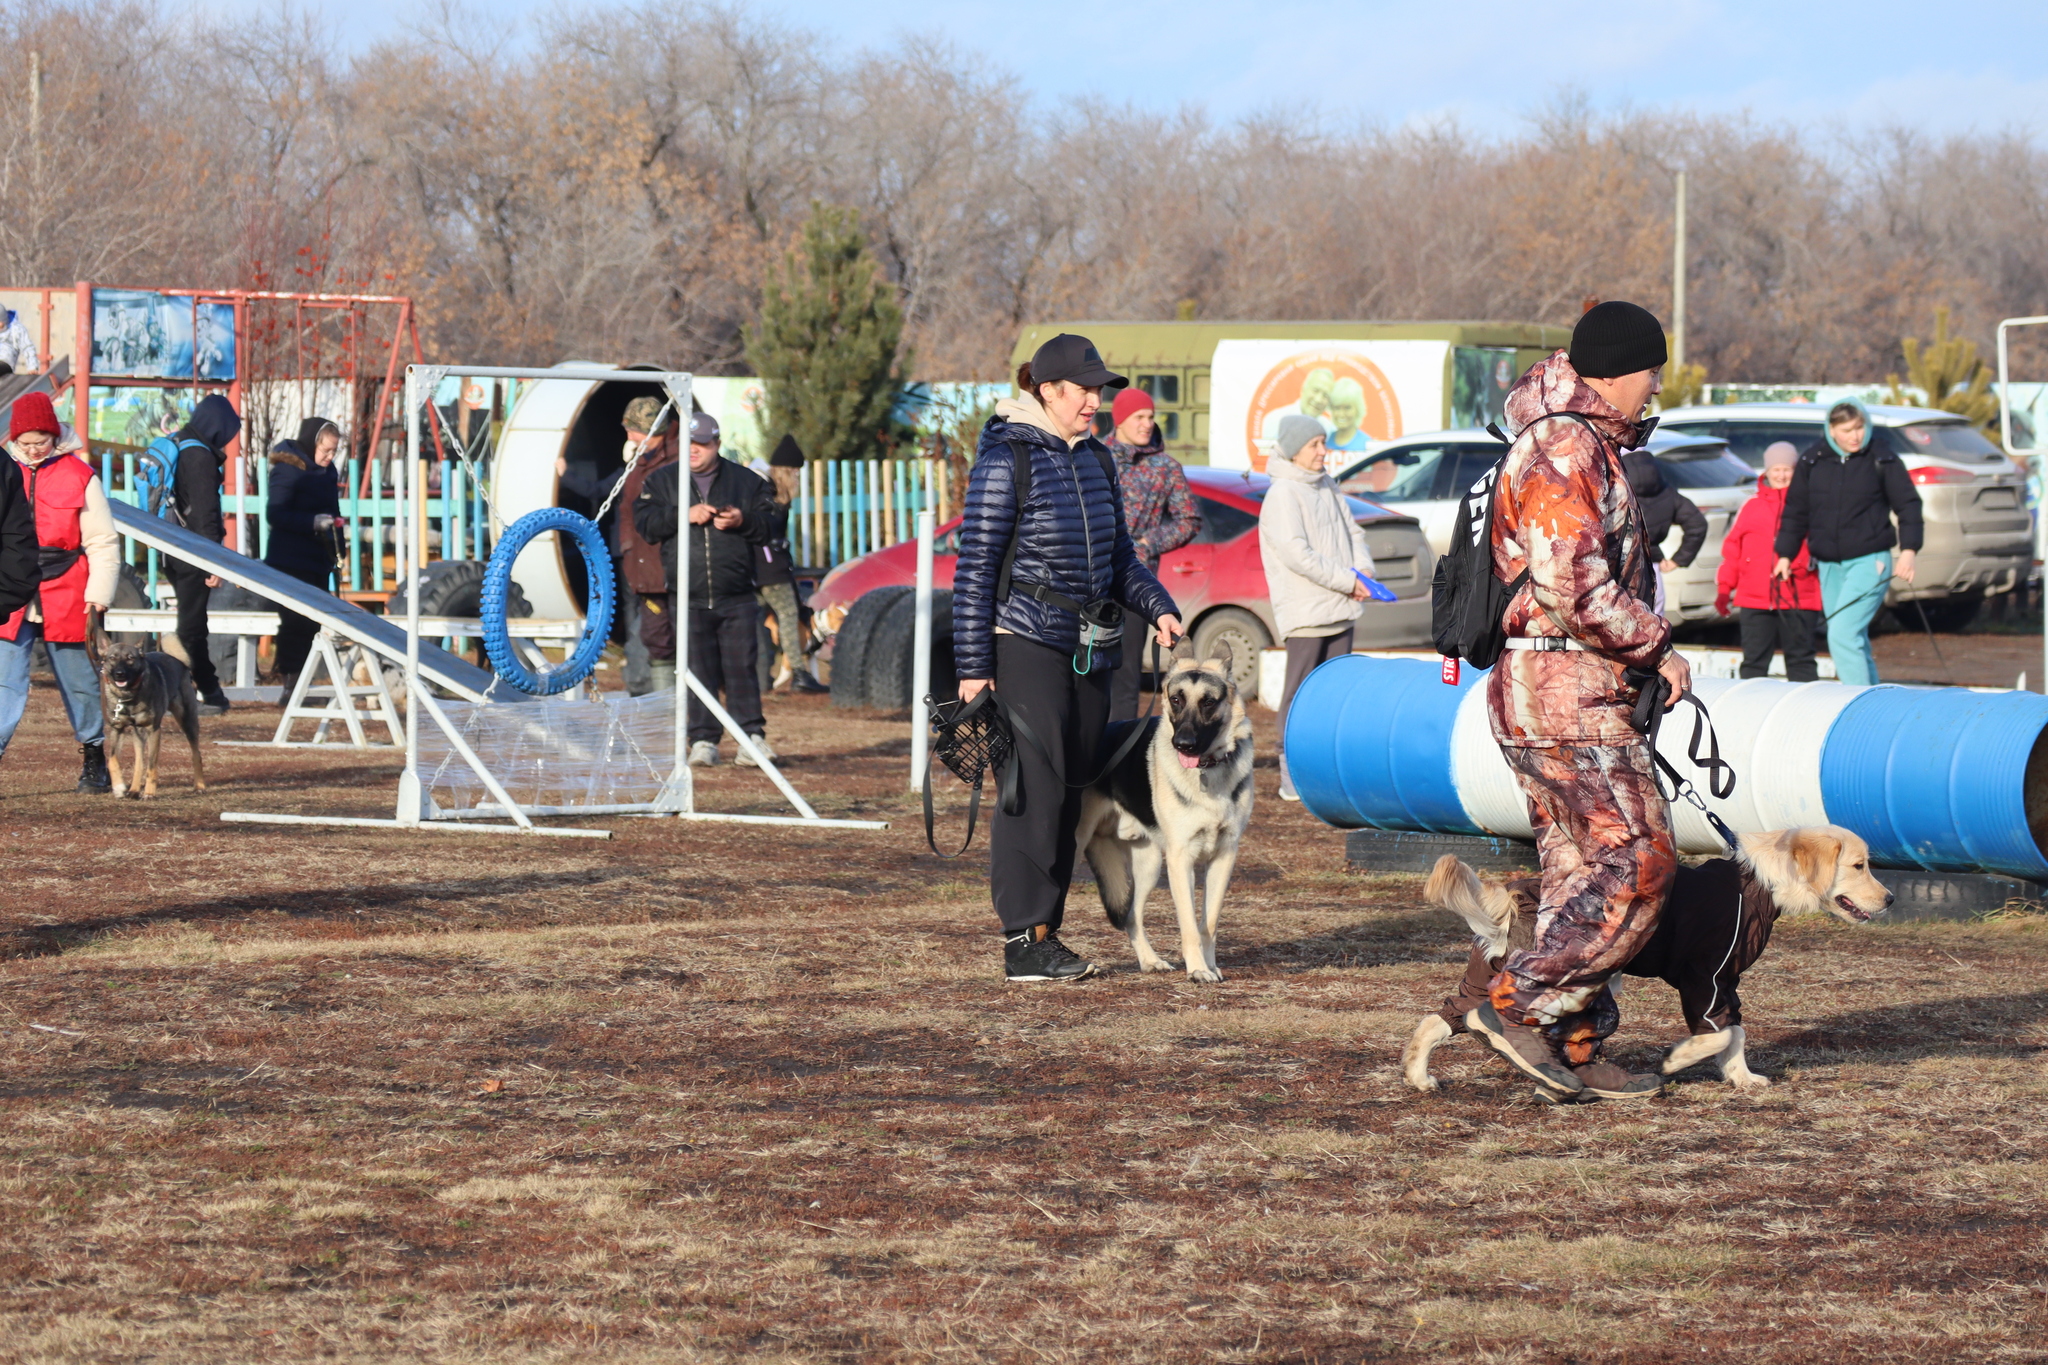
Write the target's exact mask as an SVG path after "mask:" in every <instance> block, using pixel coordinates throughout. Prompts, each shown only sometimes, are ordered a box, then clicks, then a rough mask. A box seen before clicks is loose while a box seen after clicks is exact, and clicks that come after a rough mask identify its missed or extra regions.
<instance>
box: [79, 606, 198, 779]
mask: <svg viewBox="0 0 2048 1365" xmlns="http://www.w3.org/2000/svg"><path fill="white" fill-rule="evenodd" d="M86 645H87V650H86V652H87V654H88V655H89V656H90V657H91V659H92V662H93V665H94V667H96V668H97V669H98V670H99V674H100V706H101V707H102V708H103V709H104V710H105V712H106V716H107V770H108V772H109V774H110V775H111V776H112V777H113V779H114V795H115V796H117V797H125V796H139V797H153V796H155V795H156V758H157V751H158V749H159V748H160V747H161V746H162V744H163V738H164V721H165V720H166V719H169V720H174V721H176V722H177V725H178V728H179V729H181V730H183V731H184V732H185V739H186V742H188V743H189V744H191V746H192V787H193V789H194V790H195V791H205V790H206V768H205V764H204V762H203V761H202V759H201V756H200V752H199V691H198V689H197V688H195V687H194V686H193V685H192V671H191V670H190V669H188V668H186V667H185V665H183V664H182V663H179V662H178V661H177V660H176V659H174V658H172V657H171V656H170V655H168V654H159V653H154V652H152V653H148V654H145V653H143V652H142V650H141V649H139V648H137V647H136V646H134V645H126V644H117V643H116V642H115V641H113V640H112V639H110V638H109V637H108V635H107V632H106V627H105V625H104V624H102V622H101V618H100V614H99V613H98V612H94V613H92V624H91V628H90V629H89V630H88V631H87V633H86ZM124 734H126V735H128V736H129V737H130V738H131V739H133V740H134V742H135V765H134V767H133V768H132V769H130V772H129V775H130V776H131V777H133V778H135V779H137V781H138V782H139V784H140V786H141V788H142V790H141V791H139V792H138V791H136V790H135V788H134V787H133V786H131V785H129V784H128V783H126V782H123V781H122V778H121V736H122V735H124Z"/></svg>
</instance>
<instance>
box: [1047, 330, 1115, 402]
mask: <svg viewBox="0 0 2048 1365" xmlns="http://www.w3.org/2000/svg"><path fill="white" fill-rule="evenodd" d="M1031 378H1032V380H1033V381H1034V382H1036V383H1040V384H1050V383H1052V382H1053V381H1055V380H1059V379H1064V380H1066V381H1067V382H1068V383H1069V384H1079V385H1080V386H1081V387H1083V388H1088V389H1092V388H1098V387H1101V386H1105V385H1116V386H1119V387H1121V386H1122V385H1125V384H1128V383H1130V382H1131V381H1130V380H1128V379H1126V378H1124V377H1123V376H1122V375H1120V374H1115V373H1112V372H1111V370H1110V368H1109V366H1107V365H1105V364H1103V363H1102V352H1100V351H1098V350H1096V349H1095V343H1094V342H1092V341H1090V340H1089V339H1088V338H1087V337H1077V336H1075V335H1074V334H1073V333H1072V332H1061V333H1060V334H1059V335H1058V336H1056V337H1054V338H1053V339H1052V340H1051V341H1048V342H1046V343H1045V345H1043V346H1041V347H1039V348H1038V349H1037V350H1036V351H1034V352H1033V353H1032V356H1031Z"/></svg>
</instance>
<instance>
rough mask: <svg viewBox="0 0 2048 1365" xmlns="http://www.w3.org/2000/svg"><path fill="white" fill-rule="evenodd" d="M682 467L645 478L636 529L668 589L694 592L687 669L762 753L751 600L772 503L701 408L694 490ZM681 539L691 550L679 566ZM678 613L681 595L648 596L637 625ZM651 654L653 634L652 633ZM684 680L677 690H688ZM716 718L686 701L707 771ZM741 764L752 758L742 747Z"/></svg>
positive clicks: (693, 450) (697, 755) (695, 433)
mask: <svg viewBox="0 0 2048 1365" xmlns="http://www.w3.org/2000/svg"><path fill="white" fill-rule="evenodd" d="M682 475H683V466H682V464H680V463H677V464H668V465H663V466H662V467H661V468H660V469H657V470H655V471H654V472H653V473H652V474H649V475H648V476H647V482H646V483H645V484H643V485H642V486H641V489H640V496H639V497H638V498H636V499H634V502H633V525H634V528H635V529H636V530H638V531H639V533H640V534H641V535H642V536H643V537H645V538H646V539H647V541H648V542H649V543H651V544H655V545H659V546H660V547H661V558H662V565H663V567H664V569H665V570H666V571H667V573H668V581H669V585H670V587H671V589H673V588H674V586H675V585H676V584H678V583H687V584H688V590H689V594H690V627H689V629H690V638H689V644H690V654H689V668H690V671H691V672H693V673H695V674H696V675H697V679H698V681H699V682H702V683H703V684H704V686H705V687H707V688H709V689H710V690H711V691H713V692H722V693H723V694H724V697H723V700H724V702H725V709H726V710H727V711H728V712H730V713H731V715H732V718H733V720H734V722H735V723H737V724H738V725H739V727H740V729H742V730H744V731H745V732H746V733H747V734H749V735H751V736H752V737H753V739H754V742H755V743H756V744H758V745H759V746H760V748H761V751H762V752H763V753H764V754H766V755H767V756H768V757H770V758H773V757H775V751H774V750H773V749H771V748H769V747H768V740H767V734H768V722H767V720H766V719H765V718H764V717H763V716H762V714H761V680H760V678H759V677H758V676H757V675H756V673H755V669H756V668H757V667H758V666H759V651H760V646H759V644H758V642H757V639H756V631H757V630H758V629H759V627H760V610H761V609H760V605H759V603H758V602H757V601H756V600H755V598H754V562H755V560H756V558H757V557H758V556H759V554H760V547H761V546H763V545H766V544H767V543H768V539H769V537H770V536H771V535H772V534H773V532H774V527H775V514H774V506H773V503H774V499H773V498H771V497H770V496H769V493H768V484H767V482H766V481H765V480H763V479H762V478H761V476H760V475H759V474H756V473H754V472H753V471H752V470H749V469H744V468H742V467H741V466H739V465H736V464H734V463H733V462H732V461H731V460H727V459H723V458H721V457H720V456H719V453H718V421H717V419H716V418H714V417H712V416H711V415H710V414H709V413H704V412H700V413H698V414H697V415H696V416H695V417H693V418H691V419H690V459H689V492H688V496H687V497H685V496H684V492H683V478H682ZM678 544H687V546H688V549H687V551H686V552H684V553H683V554H682V555H681V556H680V559H681V562H680V564H679V563H678V558H679V556H678V552H677V548H676V547H677V546H678ZM674 612H675V594H674V592H673V591H671V592H670V593H669V594H668V596H667V597H666V598H661V599H654V598H650V599H648V601H647V602H646V603H645V604H644V610H643V612H642V616H641V629H642V632H643V634H645V633H646V632H647V631H648V629H649V627H650V626H652V625H667V623H668V620H669V619H672V617H673V613H674ZM647 639H648V644H649V649H650V653H651V652H652V647H653V644H654V636H653V635H651V634H649V635H647ZM683 685H684V684H683V682H682V680H681V679H680V678H678V679H677V686H679V687H680V686H683ZM718 736H719V725H718V721H717V720H716V719H714V718H713V717H712V714H711V709H710V708H709V707H707V706H705V705H704V703H703V702H701V701H699V700H698V699H697V698H696V696H695V695H694V694H692V696H691V697H690V720H689V739H690V763H691V764H692V766H695V767H700V768H708V767H710V766H711V765H712V764H714V763H716V762H717V761H718ZM738 762H740V763H741V764H747V765H750V764H751V763H752V760H751V759H749V758H748V757H747V754H746V751H745V750H741V751H740V756H739V759H738Z"/></svg>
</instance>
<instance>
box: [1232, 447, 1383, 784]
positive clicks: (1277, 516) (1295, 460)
mask: <svg viewBox="0 0 2048 1365" xmlns="http://www.w3.org/2000/svg"><path fill="white" fill-rule="evenodd" d="M1277 434H1278V437H1279V439H1278V441H1277V442H1276V444H1277V447H1278V448H1277V449H1276V451H1275V452H1274V455H1273V458H1272V459H1270V460H1268V461H1267V462H1266V473H1267V474H1268V475H1270V476H1271V477H1272V480H1273V482H1272V486H1271V487H1269V488H1268V489H1267V490H1266V499H1265V502H1264V504H1263V505H1261V507H1260V508H1259V555H1260V557H1261V558H1262V559H1263V560H1264V562H1265V566H1266V592H1267V595H1268V597H1269V598H1270V599H1271V600H1272V603H1273V621H1274V624H1275V625H1277V626H1278V627H1279V628H1280V637H1281V638H1282V639H1283V640H1285V641H1286V642H1287V686H1286V688H1285V689H1284V690H1283V691H1282V692H1281V694H1280V735H1281V753H1280V799H1281V800H1283V801H1298V800H1300V799H1301V798H1300V797H1298V796H1296V795H1295V794H1294V782H1293V779H1291V778H1289V777H1288V775H1287V752H1286V735H1287V708H1288V707H1289V706H1290V705H1292V704H1293V702H1294V693H1295V689H1297V688H1299V687H1300V686H1301V680H1302V679H1303V678H1306V677H1307V676H1308V675H1309V673H1310V672H1311V671H1313V670H1314V668H1315V667H1316V665H1317V664H1320V663H1322V662H1323V661H1324V660H1325V659H1334V658H1336V657H1337V656H1338V655H1340V654H1349V653H1350V652H1351V631H1352V623H1353V622H1354V621H1356V620H1357V619H1358V615H1359V613H1360V612H1361V611H1362V610H1364V607H1363V604H1364V603H1365V602H1366V601H1367V600H1368V597H1369V596H1370V595H1369V594H1368V593H1367V592H1366V588H1365V584H1364V583H1363V582H1361V581H1360V579H1359V575H1360V574H1364V575H1366V576H1367V577H1371V576H1372V572H1373V567H1372V552H1371V551H1370V550H1368V549H1367V548H1366V545H1365V532H1364V530H1363V529H1361V528H1360V527H1359V525H1358V522H1357V521H1356V520H1354V519H1353V517H1352V514H1351V504H1350V501H1349V500H1348V499H1346V498H1345V496H1344V494H1343V493H1342V492H1340V491H1339V490H1338V488H1337V481H1336V480H1335V479H1332V478H1331V477H1330V475H1329V472H1328V468H1327V466H1328V463H1329V450H1328V448H1327V446H1326V445H1325V444H1324V441H1323V424H1322V423H1321V422H1318V421H1317V420H1316V419H1315V418H1313V417H1304V416H1302V415H1300V414H1299V413H1297V414H1294V415H1292V416H1289V417H1285V418H1283V419H1281V422H1280V430H1279V432H1278V433H1277Z"/></svg>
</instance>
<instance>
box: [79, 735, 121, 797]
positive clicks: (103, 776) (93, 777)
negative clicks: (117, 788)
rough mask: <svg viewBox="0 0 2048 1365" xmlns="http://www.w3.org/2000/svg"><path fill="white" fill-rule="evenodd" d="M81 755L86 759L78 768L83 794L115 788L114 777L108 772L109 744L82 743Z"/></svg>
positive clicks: (80, 746) (80, 788) (80, 790)
mask: <svg viewBox="0 0 2048 1365" xmlns="http://www.w3.org/2000/svg"><path fill="white" fill-rule="evenodd" d="M78 754H79V757H80V758H82V759H84V760H85V761H84V763H83V764H81V765H80V767H79V770H78V790H79V792H80V793H81V794H98V793H101V792H110V791H112V790H113V789H114V779H113V777H112V776H111V775H110V774H109V773H108V772H107V746H106V745H105V744H81V745H79V746H78Z"/></svg>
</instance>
